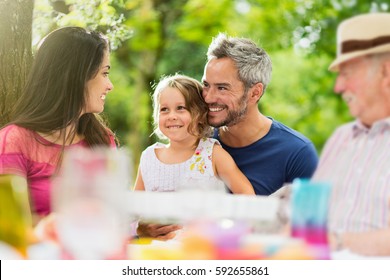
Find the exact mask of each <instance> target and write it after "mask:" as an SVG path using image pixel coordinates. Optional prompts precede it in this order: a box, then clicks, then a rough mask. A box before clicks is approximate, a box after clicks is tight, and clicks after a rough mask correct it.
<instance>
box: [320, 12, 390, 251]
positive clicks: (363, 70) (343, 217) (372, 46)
mask: <svg viewBox="0 0 390 280" xmlns="http://www.w3.org/2000/svg"><path fill="white" fill-rule="evenodd" d="M389 26H390V13H372V14H363V15H358V16H355V17H352V18H350V19H347V20H345V21H343V22H342V23H341V24H340V25H339V27H338V30H337V41H338V42H337V43H338V45H337V58H336V59H335V60H334V61H333V62H332V64H331V65H330V67H329V70H330V71H333V72H338V75H337V78H336V84H335V86H334V91H335V93H337V94H340V95H341V97H342V98H343V99H344V101H345V102H346V103H347V105H348V107H349V111H350V114H351V115H352V116H353V117H355V118H356V120H355V121H353V122H350V123H347V124H344V125H342V126H341V127H339V128H338V129H337V130H336V131H335V132H334V133H333V135H332V136H331V137H330V139H329V140H328V141H327V143H326V145H325V147H324V150H323V152H322V154H321V158H320V161H319V165H318V169H317V170H316V172H315V174H314V176H313V180H317V181H327V182H329V183H330V184H331V185H332V196H331V199H330V205H329V226H328V228H329V232H330V234H329V237H330V239H329V240H330V244H331V246H332V248H333V249H334V250H340V249H347V250H349V251H352V252H355V253H358V254H364V255H387V256H390V225H389V223H390V160H389V159H390V149H389V148H390V29H389V28H388V27H389Z"/></svg>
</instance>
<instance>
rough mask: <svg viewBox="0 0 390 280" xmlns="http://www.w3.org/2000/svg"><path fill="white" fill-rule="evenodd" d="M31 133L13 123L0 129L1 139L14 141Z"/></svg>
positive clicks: (31, 132) (29, 135)
mask: <svg viewBox="0 0 390 280" xmlns="http://www.w3.org/2000/svg"><path fill="white" fill-rule="evenodd" d="M33 133H34V132H33V131H31V130H29V129H27V128H24V127H21V126H18V125H15V124H10V125H7V126H5V127H3V128H2V129H1V130H0V138H1V139H3V141H7V142H8V141H9V142H14V141H18V140H20V139H24V138H25V137H27V136H28V137H31V135H32V134H33Z"/></svg>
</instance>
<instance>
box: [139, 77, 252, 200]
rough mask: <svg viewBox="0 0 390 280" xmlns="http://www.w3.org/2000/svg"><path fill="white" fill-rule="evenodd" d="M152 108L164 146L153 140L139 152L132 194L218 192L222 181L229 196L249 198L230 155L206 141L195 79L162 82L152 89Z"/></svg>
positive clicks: (247, 186) (249, 191) (204, 116)
mask: <svg viewBox="0 0 390 280" xmlns="http://www.w3.org/2000/svg"><path fill="white" fill-rule="evenodd" d="M153 108H154V112H153V117H154V125H155V134H156V135H157V136H159V137H160V138H161V139H168V142H169V143H168V144H162V143H159V142H158V143H155V144H153V145H152V146H149V147H148V148H146V149H145V151H143V153H142V155H141V160H140V165H139V169H138V175H137V179H136V182H135V190H146V191H162V192H166V191H176V190H177V189H180V188H183V187H184V185H186V186H191V187H200V188H204V187H213V188H216V187H218V185H219V186H221V187H222V188H223V183H225V185H226V186H227V187H228V188H229V189H230V190H231V192H233V193H236V194H254V190H253V187H252V185H251V183H250V182H249V180H248V179H247V178H246V177H245V175H244V174H243V173H241V171H240V170H239V169H238V167H237V165H236V164H235V162H234V160H233V159H232V157H231V156H230V155H229V154H228V153H227V152H226V151H225V150H224V149H223V148H222V147H221V146H220V144H219V142H218V141H217V140H215V139H212V138H208V137H209V136H210V135H211V133H212V128H211V127H210V126H209V125H208V124H207V111H208V107H207V105H206V103H205V102H204V101H203V98H202V85H201V84H200V83H199V82H198V81H196V80H195V79H193V78H190V77H187V76H184V75H174V76H171V77H166V78H163V79H162V80H161V81H160V82H159V83H158V85H157V87H156V89H155V91H154V96H153ZM221 180H222V181H221ZM222 182H223V183H222Z"/></svg>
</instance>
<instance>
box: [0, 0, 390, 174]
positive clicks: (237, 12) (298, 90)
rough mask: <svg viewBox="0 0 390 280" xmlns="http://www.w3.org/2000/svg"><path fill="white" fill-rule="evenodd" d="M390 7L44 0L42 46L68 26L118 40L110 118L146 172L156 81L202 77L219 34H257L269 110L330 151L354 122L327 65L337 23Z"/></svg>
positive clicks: (346, 0)
mask: <svg viewBox="0 0 390 280" xmlns="http://www.w3.org/2000/svg"><path fill="white" fill-rule="evenodd" d="M1 1H7V0H1ZM388 10H389V4H387V1H368V0H360V1H359V0H329V1H325V0H295V1H293V0H273V1H267V0H231V1H229V0H214V1H210V0H166V1H164V0H106V1H99V0H77V1H76V0H65V1H56V0H35V4H34V13H33V23H32V50H34V49H35V47H36V45H37V43H38V42H39V40H40V39H41V38H42V37H43V36H44V35H45V34H47V33H48V32H49V31H51V30H53V29H55V28H57V27H61V26H69V25H78V26H84V27H89V28H93V29H96V30H100V31H103V32H104V33H105V34H107V35H108V36H109V38H110V40H111V44H112V56H111V64H112V70H111V73H110V78H111V80H112V82H113V84H114V87H115V88H114V90H113V91H112V92H111V93H110V94H109V95H108V98H107V102H106V108H105V113H104V114H105V117H106V119H107V120H108V122H109V124H110V126H111V127H112V129H113V130H114V131H115V132H116V133H117V135H118V137H119V139H120V141H121V144H122V146H123V147H126V148H128V150H129V151H130V152H131V154H132V158H133V161H134V168H137V166H138V160H139V156H140V153H141V152H142V150H143V149H145V148H146V146H148V145H150V144H151V143H154V142H155V141H156V139H155V138H154V137H152V136H150V135H151V132H152V119H151V117H152V105H151V98H150V94H151V91H152V85H153V84H154V83H155V82H157V81H158V80H159V78H160V77H161V75H166V74H174V73H177V72H179V73H182V74H186V75H189V76H193V77H194V78H196V79H199V80H200V79H201V77H202V74H203V67H204V64H205V61H206V55H205V54H206V50H207V47H208V44H209V43H210V42H211V39H212V37H213V36H215V35H216V34H217V33H219V32H226V33H228V34H229V35H232V36H239V37H249V38H251V39H253V40H254V41H256V42H257V43H258V44H259V45H260V46H262V47H263V48H264V49H265V50H266V51H267V52H268V53H269V54H270V56H271V59H272V61H273V75H272V80H271V83H270V85H269V87H268V88H267V91H266V93H265V95H264V97H263V98H262V100H261V101H260V104H259V106H260V110H261V111H262V112H263V114H265V115H269V116H272V117H273V118H275V119H277V120H279V121H281V122H283V123H285V124H286V125H288V126H290V127H292V128H294V129H296V130H298V131H300V132H301V133H303V134H304V135H306V136H307V137H309V138H310V139H311V140H312V141H313V142H314V144H315V146H316V148H317V150H318V152H319V153H321V150H322V147H323V145H324V143H325V141H326V139H327V138H328V137H329V136H330V134H331V133H332V131H333V130H334V129H335V128H336V127H337V126H338V125H340V124H341V123H344V122H347V121H349V120H351V118H350V116H349V114H348V109H347V107H346V106H345V104H344V103H343V102H342V100H341V98H340V97H339V96H338V95H335V94H334V93H333V85H334V79H335V74H332V73H330V72H329V71H328V70H327V68H328V65H329V64H330V62H331V61H332V60H333V59H334V56H335V52H336V49H335V48H336V41H335V39H336V34H335V33H336V28H337V25H338V24H339V22H340V21H341V20H343V19H345V18H347V17H350V16H352V15H356V14H359V13H365V12H378V11H388ZM0 67H3V66H0Z"/></svg>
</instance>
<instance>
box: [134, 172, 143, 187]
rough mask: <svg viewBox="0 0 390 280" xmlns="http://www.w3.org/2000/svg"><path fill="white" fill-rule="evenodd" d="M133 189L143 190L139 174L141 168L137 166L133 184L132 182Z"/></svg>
mask: <svg viewBox="0 0 390 280" xmlns="http://www.w3.org/2000/svg"><path fill="white" fill-rule="evenodd" d="M134 190H135V191H144V190H145V185H144V180H143V179H142V175H141V168H138V172H137V178H136V179H135V184H134Z"/></svg>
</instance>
